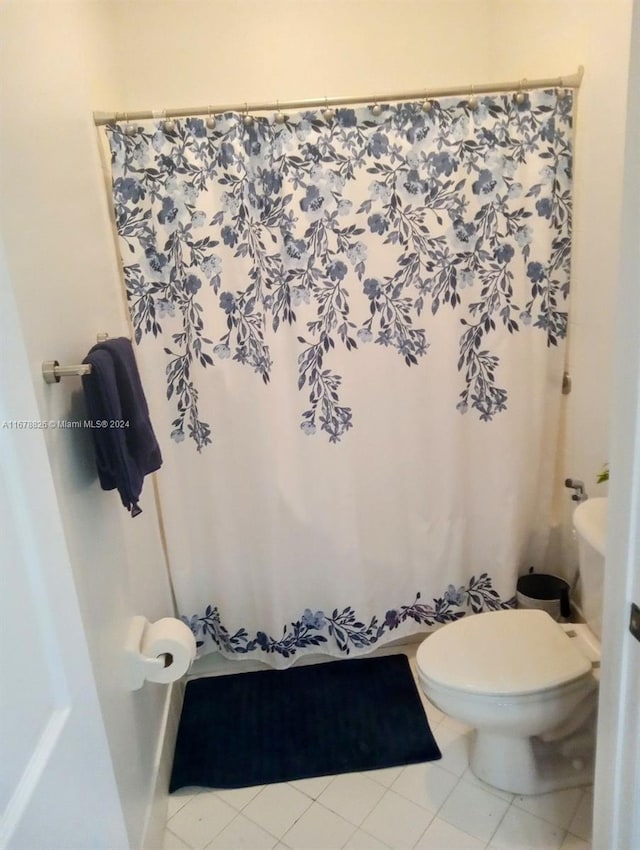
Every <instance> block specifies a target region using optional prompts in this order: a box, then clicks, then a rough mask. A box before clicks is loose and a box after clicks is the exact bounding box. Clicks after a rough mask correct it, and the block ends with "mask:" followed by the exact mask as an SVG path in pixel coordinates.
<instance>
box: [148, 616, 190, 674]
mask: <svg viewBox="0 0 640 850" xmlns="http://www.w3.org/2000/svg"><path fill="white" fill-rule="evenodd" d="M140 652H141V653H142V655H143V656H144V658H163V660H164V666H156V665H153V666H151V665H149V667H148V668H147V672H146V673H145V679H146V680H147V681H148V682H161V683H167V682H175V681H176V680H177V679H179V678H180V676H184V674H185V673H186V672H187V670H188V669H189V667H190V665H191V662H192V661H193V659H194V658H195V657H196V639H195V638H194V636H193V632H192V631H191V629H190V628H189V627H188V626H186V625H185V624H184V623H183V622H182V621H181V620H176V619H175V618H174V617H164V618H163V619H162V620H158V621H157V622H155V623H150V624H149V625H148V626H147V627H146V629H145V631H144V635H143V638H142V646H141V647H140Z"/></svg>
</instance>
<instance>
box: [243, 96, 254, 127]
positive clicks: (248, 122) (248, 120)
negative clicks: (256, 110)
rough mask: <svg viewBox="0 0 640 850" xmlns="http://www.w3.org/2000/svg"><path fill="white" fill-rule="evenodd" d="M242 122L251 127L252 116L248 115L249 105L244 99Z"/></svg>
mask: <svg viewBox="0 0 640 850" xmlns="http://www.w3.org/2000/svg"><path fill="white" fill-rule="evenodd" d="M242 123H243V124H244V126H245V127H251V125H252V124H253V118H252V117H251V115H249V105H248V104H247V102H246V100H245V102H244V118H243V119H242Z"/></svg>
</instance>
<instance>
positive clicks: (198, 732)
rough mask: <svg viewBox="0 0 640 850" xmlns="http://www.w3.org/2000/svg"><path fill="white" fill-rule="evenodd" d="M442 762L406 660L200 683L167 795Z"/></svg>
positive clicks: (185, 714) (188, 703) (189, 702)
mask: <svg viewBox="0 0 640 850" xmlns="http://www.w3.org/2000/svg"><path fill="white" fill-rule="evenodd" d="M440 757H441V754H440V750H439V749H438V745H437V744H436V742H435V740H434V738H433V735H432V733H431V729H430V728H429V724H428V722H427V718H426V716H425V713H424V709H423V707H422V703H421V702H420V697H419V696H418V691H417V689H416V685H415V682H414V680H413V676H412V675H411V669H410V667H409V661H408V659H407V656H406V655H387V656H384V657H382V658H358V659H354V660H351V661H331V662H329V663H326V664H314V665H310V666H307V667H294V668H291V669H289V670H265V671H260V672H257V673H240V674H237V675H233V676H216V677H213V678H207V679H195V680H194V681H192V682H189V683H188V684H187V687H186V694H185V699H184V706H183V709H182V716H181V718H180V726H179V728H178V739H177V742H176V751H175V756H174V761H173V772H172V775H171V783H170V787H169V790H170V791H176V790H177V789H178V788H182V787H184V786H186V785H201V786H205V787H208V788H242V787H245V786H249V785H263V784H266V783H270V782H286V781H287V780H291V779H305V778H307V777H309V776H326V775H328V774H333V773H350V772H352V771H360V770H373V769H375V768H381V767H393V766H395V765H402V764H416V763H417V762H423V761H431V760H433V759H438V758H440Z"/></svg>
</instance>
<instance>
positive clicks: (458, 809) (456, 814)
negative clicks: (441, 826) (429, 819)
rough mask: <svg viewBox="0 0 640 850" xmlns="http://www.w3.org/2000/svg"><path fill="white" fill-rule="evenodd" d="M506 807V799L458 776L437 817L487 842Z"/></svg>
mask: <svg viewBox="0 0 640 850" xmlns="http://www.w3.org/2000/svg"><path fill="white" fill-rule="evenodd" d="M508 808H509V803H507V802H506V800H502V799H500V797H497V796H496V795H495V794H490V793H489V792H488V791H485V790H484V789H483V788H479V787H478V786H477V785H472V784H471V783H470V782H467V781H466V780H464V779H461V780H460V782H459V783H458V784H457V785H456V787H455V788H454V790H453V791H452V792H451V794H450V795H449V797H447V800H446V802H445V803H444V805H443V806H442V808H441V809H440V811H439V812H438V817H440V818H442V820H445V821H447V823H449V824H451V826H455V827H456V828H457V829H460V830H462V832H466V833H468V834H469V835H472V836H473V837H474V838H478V839H479V840H480V841H484V842H487V841H488V840H489V839H490V838H491V836H492V835H493V833H494V832H495V831H496V828H497V827H498V824H499V823H500V821H501V820H502V818H503V817H504V814H505V812H506V811H507V809H508Z"/></svg>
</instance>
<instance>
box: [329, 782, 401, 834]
mask: <svg viewBox="0 0 640 850" xmlns="http://www.w3.org/2000/svg"><path fill="white" fill-rule="evenodd" d="M384 793H385V791H384V786H383V785H381V784H380V783H379V782H375V781H374V780H373V779H369V778H368V777H367V776H366V774H364V773H343V774H342V775H341V776H336V778H335V779H334V780H333V781H332V782H331V783H330V784H329V785H328V786H327V788H326V789H325V790H324V791H323V792H322V794H321V795H320V796H319V797H318V802H319V803H321V804H322V805H323V806H326V808H327V809H331V811H332V812H335V813H336V814H338V815H340V817H343V818H344V819H345V820H347V821H349V823H352V824H354V825H355V826H360V824H361V823H362V821H363V820H364V819H365V818H366V816H367V815H368V814H369V812H371V810H372V809H373V808H374V807H375V806H376V804H377V803H379V802H380V800H381V799H382V797H383V796H384Z"/></svg>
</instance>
